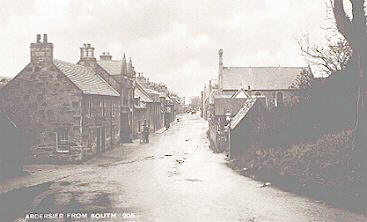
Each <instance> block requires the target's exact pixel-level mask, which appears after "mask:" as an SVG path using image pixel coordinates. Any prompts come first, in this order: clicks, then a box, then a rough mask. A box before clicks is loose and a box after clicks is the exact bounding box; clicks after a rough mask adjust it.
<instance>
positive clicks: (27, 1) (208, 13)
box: [0, 0, 327, 97]
mask: <svg viewBox="0 0 367 222" xmlns="http://www.w3.org/2000/svg"><path fill="white" fill-rule="evenodd" d="M0 2H1V8H0V25H1V26H0V27H1V35H0V41H1V53H0V61H1V62H0V64H1V69H0V76H11V77H13V76H15V75H16V74H17V73H19V72H20V71H21V70H22V68H24V66H25V65H26V64H27V63H28V62H29V44H30V43H31V42H35V39H36V34H37V33H41V34H43V33H47V34H48V39H49V41H50V42H53V43H54V57H55V58H58V59H61V60H65V61H69V62H73V63H75V62H77V61H78V60H79V48H80V46H81V45H82V44H83V43H91V44H92V45H93V46H94V47H95V48H96V52H95V54H96V55H100V54H101V52H103V51H109V52H110V53H111V54H112V55H113V58H114V59H121V57H122V54H123V53H126V54H127V56H128V57H132V58H133V63H134V66H135V68H136V70H137V71H138V72H144V73H145V75H146V76H147V77H149V78H150V80H153V81H156V82H165V83H166V84H167V85H168V87H169V88H171V89H173V90H174V91H176V92H178V93H179V94H180V95H182V96H187V97H190V96H194V95H199V93H200V90H201V89H202V88H203V86H204V83H206V82H207V81H208V80H209V79H211V78H216V77H217V70H218V65H217V64H218V54H217V51H218V49H219V48H222V49H223V50H224V65H225V66H278V65H281V66H300V65H305V62H304V59H303V58H302V56H301V55H300V51H299V47H298V43H297V38H299V37H300V36H301V35H302V33H309V34H310V35H311V37H312V38H313V39H314V40H315V41H321V39H322V38H323V36H324V33H323V30H322V29H321V27H324V26H325V18H326V14H327V13H326V3H325V0H154V1H153V0H93V1H87V0H83V1H82V0H57V1H56V0H12V1H8V0H0Z"/></svg>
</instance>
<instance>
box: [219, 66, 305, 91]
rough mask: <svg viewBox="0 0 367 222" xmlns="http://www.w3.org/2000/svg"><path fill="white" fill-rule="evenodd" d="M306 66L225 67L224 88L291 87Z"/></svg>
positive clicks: (272, 88)
mask: <svg viewBox="0 0 367 222" xmlns="http://www.w3.org/2000/svg"><path fill="white" fill-rule="evenodd" d="M303 69H307V68H306V67H223V75H222V86H223V89H224V90H238V89H240V88H245V89H247V88H248V86H250V87H251V89H252V90H280V89H289V88H290V86H291V85H292V83H294V81H295V80H296V78H297V77H298V75H299V74H300V73H301V71H302V70H303Z"/></svg>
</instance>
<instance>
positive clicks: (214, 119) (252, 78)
mask: <svg viewBox="0 0 367 222" xmlns="http://www.w3.org/2000/svg"><path fill="white" fill-rule="evenodd" d="M218 54H219V64H218V78H217V79H211V80H209V82H208V84H207V85H205V86H204V89H203V90H202V92H201V116H202V117H203V118H204V119H205V120H207V121H208V124H209V130H208V137H209V139H210V141H211V146H212V148H213V149H214V150H215V151H217V152H227V153H228V154H229V155H230V156H231V158H237V157H238V155H239V151H241V149H244V148H246V147H247V146H248V145H249V144H248V143H249V142H250V140H251V138H253V137H255V134H256V133H255V132H256V131H257V130H260V129H264V128H265V126H264V124H265V122H264V117H263V115H262V114H264V113H265V111H267V110H273V109H277V108H279V107H283V106H287V105H289V104H293V103H297V102H298V100H299V98H298V93H297V92H298V90H299V89H297V88H296V87H294V83H295V82H296V80H297V78H299V76H300V74H301V72H303V71H304V70H309V67H280V66H279V67H226V66H224V65H223V50H222V49H220V50H219V53H218Z"/></svg>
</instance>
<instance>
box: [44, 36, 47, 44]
mask: <svg viewBox="0 0 367 222" xmlns="http://www.w3.org/2000/svg"><path fill="white" fill-rule="evenodd" d="M43 43H47V34H43Z"/></svg>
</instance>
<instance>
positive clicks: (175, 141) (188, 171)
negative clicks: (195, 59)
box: [32, 115, 367, 222]
mask: <svg viewBox="0 0 367 222" xmlns="http://www.w3.org/2000/svg"><path fill="white" fill-rule="evenodd" d="M206 130H207V123H206V122H205V121H204V120H202V119H201V118H200V117H199V116H198V115H185V116H183V117H182V118H181V121H180V122H179V123H176V124H175V125H173V126H172V127H171V128H170V129H169V130H167V131H164V132H163V133H161V134H159V135H154V136H152V138H151V142H150V144H144V145H139V146H131V147H124V148H119V149H128V150H129V152H126V153H125V154H124V158H120V159H119V158H118V157H117V156H116V157H115V156H112V157H111V162H110V163H108V164H89V165H88V164H87V165H82V166H80V167H78V166H76V168H75V170H74V172H73V174H72V175H71V176H69V177H66V178H64V179H62V180H60V181H56V182H55V183H53V184H52V185H50V187H49V188H48V189H47V190H46V191H44V192H42V193H40V194H39V195H37V197H35V198H34V200H33V203H32V208H33V211H34V212H37V210H40V209H47V212H73V211H75V212H88V213H96V212H99V213H117V218H116V219H111V221H184V222H191V221H221V222H223V221H249V222H255V221H285V222H287V221H289V222H296V221H302V222H303V221H306V222H309V221H315V222H316V221H318V222H321V221H325V222H326V221H340V222H342V221H343V222H344V221H367V217H364V216H362V215H359V214H354V213H350V212H347V211H345V210H341V209H334V208H331V207H328V206H326V205H324V204H322V203H316V202H315V201H314V200H311V199H306V198H303V197H299V196H296V195H294V194H290V193H287V192H284V191H281V190H279V189H276V188H274V187H265V188H261V183H259V182H256V181H253V180H251V179H250V178H247V177H244V176H241V175H239V174H237V173H236V172H234V171H233V170H231V169H230V168H228V167H227V166H226V165H225V160H224V159H225V156H224V155H223V154H214V153H212V152H211V151H210V149H209V148H208V146H209V143H208V140H207V139H206ZM116 155H118V154H116ZM106 217H107V216H106ZM52 221H57V220H52ZM60 221H62V220H60ZM82 221H94V220H91V219H87V220H82ZM95 221H110V220H109V219H106V220H95Z"/></svg>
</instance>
